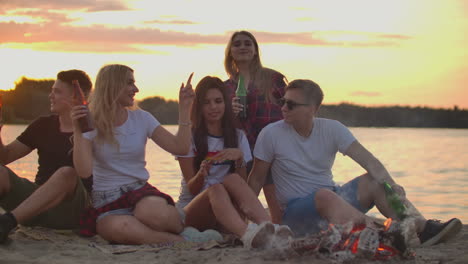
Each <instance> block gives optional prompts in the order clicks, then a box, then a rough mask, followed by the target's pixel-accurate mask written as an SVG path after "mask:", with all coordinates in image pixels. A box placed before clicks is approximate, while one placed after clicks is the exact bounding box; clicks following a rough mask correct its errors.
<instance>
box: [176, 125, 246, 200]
mask: <svg viewBox="0 0 468 264" xmlns="http://www.w3.org/2000/svg"><path fill="white" fill-rule="evenodd" d="M207 141H208V154H207V157H206V158H209V157H213V156H214V155H216V154H218V153H219V152H220V151H221V150H223V149H224V138H223V137H216V136H208V139H207ZM237 141H238V148H239V149H240V150H241V151H242V153H243V155H244V161H245V162H246V163H247V162H249V161H251V160H252V154H251V151H250V147H249V141H248V140H247V137H246V136H245V134H244V132H243V131H242V130H239V129H238V130H237ZM196 154H197V149H196V147H195V143H194V142H193V140H192V146H191V147H190V151H189V153H188V154H187V155H183V156H178V157H184V158H192V157H195V156H196ZM232 163H233V161H224V162H220V163H213V164H212V165H211V168H210V171H209V172H208V175H207V176H206V178H205V182H204V184H203V188H202V190H201V191H200V192H202V191H203V190H205V189H206V188H208V187H209V186H211V185H213V184H216V183H221V182H223V179H224V177H225V176H226V175H227V174H228V173H229V169H230V168H231V165H232ZM194 197H195V196H194V195H192V194H191V193H190V191H189V189H188V186H187V183H186V182H185V179H184V177H183V176H182V181H181V183H180V195H179V201H178V202H177V206H178V207H180V208H183V207H185V206H186V205H187V204H188V203H189V202H190V201H191V200H192V199H193V198H194Z"/></svg>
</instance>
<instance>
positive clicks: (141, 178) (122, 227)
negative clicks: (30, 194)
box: [72, 64, 209, 244]
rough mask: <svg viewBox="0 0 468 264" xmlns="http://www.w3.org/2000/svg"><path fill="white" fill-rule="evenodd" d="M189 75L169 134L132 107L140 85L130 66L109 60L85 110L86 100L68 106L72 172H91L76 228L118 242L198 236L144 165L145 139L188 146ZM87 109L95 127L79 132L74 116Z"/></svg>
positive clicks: (178, 151) (170, 147) (175, 150)
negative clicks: (88, 198)
mask: <svg viewBox="0 0 468 264" xmlns="http://www.w3.org/2000/svg"><path fill="white" fill-rule="evenodd" d="M191 78H192V75H190V77H189V79H188V81H187V84H186V85H185V86H184V84H182V85H181V87H180V91H179V128H178V131H177V133H176V135H173V134H171V133H170V132H168V131H167V130H166V129H165V128H164V127H163V126H161V125H160V123H159V122H158V120H156V119H155V118H154V117H153V116H152V115H151V114H150V113H148V112H146V111H143V110H141V109H132V108H133V106H134V97H135V94H136V93H137V92H138V91H139V89H138V88H137V86H136V84H135V78H134V71H133V69H131V68H130V67H128V66H126V65H120V64H112V65H106V66H103V67H102V68H101V69H100V70H99V73H98V75H97V77H96V87H95V89H94V92H93V93H92V95H91V98H90V104H89V112H88V109H87V108H86V107H85V106H76V107H75V108H73V111H72V119H73V127H74V130H73V133H74V137H75V140H74V153H73V160H74V162H75V164H76V168H77V173H78V175H79V176H80V177H82V178H86V177H88V175H91V174H93V177H94V183H93V191H92V201H93V208H91V209H89V210H88V211H87V212H86V213H85V214H83V216H82V219H81V225H82V229H81V234H83V235H88V236H91V235H94V234H96V233H97V234H99V235H100V236H101V237H102V238H104V239H105V240H108V241H110V242H113V243H119V244H153V243H161V242H176V241H184V240H190V241H197V239H199V240H198V241H201V240H202V239H203V236H198V237H196V234H195V236H194V233H193V232H191V233H190V234H186V233H184V232H182V231H183V229H184V225H183V222H182V219H181V217H180V214H179V212H178V210H177V209H176V207H175V206H174V205H175V204H174V201H173V200H172V198H171V197H170V196H169V195H167V194H165V193H163V192H161V191H159V190H158V189H157V188H156V187H154V186H152V185H150V184H149V183H148V179H149V176H150V175H149V172H148V171H147V169H146V167H145V165H146V162H145V147H146V143H147V140H148V139H151V140H153V141H154V142H155V143H156V144H157V145H158V146H160V147H161V148H162V149H164V150H166V151H168V152H169V153H171V154H175V155H183V154H186V153H187V152H188V151H189V148H190V142H191V133H190V119H189V110H190V106H191V104H192V101H193V89H192V86H191V84H190V81H191ZM87 114H91V118H92V120H93V122H94V126H95V130H93V131H90V132H86V133H82V132H81V130H80V128H79V126H78V121H77V120H78V119H79V118H82V117H85V116H86V115H87ZM181 232H182V233H181ZM208 240H209V238H208Z"/></svg>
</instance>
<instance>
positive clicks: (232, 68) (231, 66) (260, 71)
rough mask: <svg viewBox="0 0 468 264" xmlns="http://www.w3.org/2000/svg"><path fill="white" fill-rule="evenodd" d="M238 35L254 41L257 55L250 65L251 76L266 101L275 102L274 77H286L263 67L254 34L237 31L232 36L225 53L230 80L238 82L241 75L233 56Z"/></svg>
mask: <svg viewBox="0 0 468 264" xmlns="http://www.w3.org/2000/svg"><path fill="white" fill-rule="evenodd" d="M237 35H245V36H247V37H248V38H250V39H251V40H252V42H253V44H254V47H255V55H254V57H253V59H252V62H251V63H250V67H249V68H250V69H249V71H250V75H251V76H252V77H253V79H252V81H253V83H254V85H255V87H256V88H257V89H258V90H259V91H260V94H263V95H265V100H266V101H267V102H271V101H272V100H273V95H272V93H271V88H272V87H273V76H274V75H276V74H278V75H279V76H281V77H282V78H285V77H284V75H282V74H281V73H279V72H277V71H275V70H273V69H269V68H265V67H263V66H262V62H261V60H260V50H259V48H258V42H257V40H256V39H255V37H254V35H252V33H250V32H248V31H245V30H242V31H236V32H234V33H233V34H232V36H231V38H230V39H229V42H228V44H227V46H226V50H225V51H224V69H225V70H226V73H227V74H228V76H229V78H230V79H233V80H237V78H238V75H239V68H238V67H237V64H236V62H235V61H234V58H233V57H232V54H231V47H232V42H233V40H234V38H235V37H236V36H237Z"/></svg>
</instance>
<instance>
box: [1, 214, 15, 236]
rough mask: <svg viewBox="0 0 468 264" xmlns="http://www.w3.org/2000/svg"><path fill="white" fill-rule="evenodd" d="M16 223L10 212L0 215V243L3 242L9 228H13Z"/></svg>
mask: <svg viewBox="0 0 468 264" xmlns="http://www.w3.org/2000/svg"><path fill="white" fill-rule="evenodd" d="M16 225H17V223H16V219H15V218H14V216H13V215H12V214H11V213H6V214H2V215H0V244H3V243H5V241H6V240H7V238H8V235H9V234H10V232H11V230H13V229H14V228H15V227H16Z"/></svg>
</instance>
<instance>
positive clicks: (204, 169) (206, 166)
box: [198, 160, 213, 178]
mask: <svg viewBox="0 0 468 264" xmlns="http://www.w3.org/2000/svg"><path fill="white" fill-rule="evenodd" d="M212 163H213V160H204V161H202V163H201V164H200V169H199V170H198V174H199V175H200V176H201V177H203V178H205V177H206V176H208V174H209V171H210V169H211V164H212Z"/></svg>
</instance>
